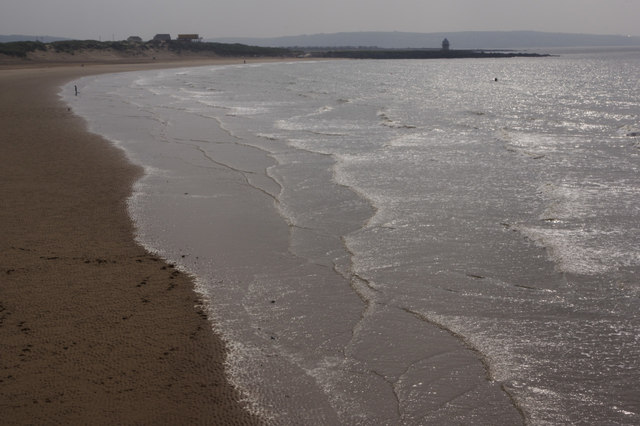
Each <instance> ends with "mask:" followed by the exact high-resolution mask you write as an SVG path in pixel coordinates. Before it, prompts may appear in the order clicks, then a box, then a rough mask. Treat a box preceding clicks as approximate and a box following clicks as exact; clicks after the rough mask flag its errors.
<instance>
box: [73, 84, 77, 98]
mask: <svg viewBox="0 0 640 426" xmlns="http://www.w3.org/2000/svg"><path fill="white" fill-rule="evenodd" d="M73 88H74V89H75V90H76V96H78V86H76V85H75V84H74V85H73Z"/></svg>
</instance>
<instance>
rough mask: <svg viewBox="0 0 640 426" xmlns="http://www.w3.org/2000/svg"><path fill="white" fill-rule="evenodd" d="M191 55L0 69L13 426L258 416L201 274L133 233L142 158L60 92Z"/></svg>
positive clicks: (251, 420) (5, 343)
mask: <svg viewBox="0 0 640 426" xmlns="http://www.w3.org/2000/svg"><path fill="white" fill-rule="evenodd" d="M206 63H212V61H211V60H208V61H207V62H206ZM196 64H205V62H199V63H198V62H191V63H189V65H196ZM182 65H187V64H184V63H177V62H176V63H173V64H157V63H154V64H147V65H144V64H142V65H114V64H111V65H89V66H80V65H77V64H76V65H72V66H56V67H48V68H42V67H30V68H23V69H15V67H14V69H0V94H1V95H0V127H1V128H2V133H1V136H0V164H1V167H0V200H1V204H0V205H1V208H0V412H1V413H2V414H1V416H2V423H3V424H54V423H55V424H196V423H197V424H257V423H259V419H257V418H255V417H252V416H251V415H249V414H248V413H247V412H246V411H245V410H244V409H243V407H242V404H241V403H239V402H238V399H239V395H238V394H237V393H236V392H235V390H234V389H233V388H232V386H230V385H229V384H228V383H227V381H226V379H225V374H224V367H223V362H224V357H225V347H224V344H223V342H222V341H221V340H220V339H219V338H218V337H217V336H216V335H215V334H214V333H213V332H212V331H211V324H210V322H209V320H208V319H207V318H206V314H205V313H204V311H203V310H201V309H200V308H199V304H200V301H199V298H198V296H197V294H196V293H195V292H194V290H193V281H192V280H191V279H190V277H188V276H186V275H185V274H183V273H181V272H179V271H177V270H176V269H175V268H174V267H173V266H172V265H170V264H167V263H165V262H163V261H162V260H161V259H159V258H157V257H155V256H154V255H151V254H149V253H148V252H146V251H145V250H144V249H143V248H142V247H141V246H140V245H138V244H137V243H136V242H135V240H134V236H133V225H132V223H131V220H130V218H129V217H128V215H127V211H126V199H127V197H128V196H129V194H130V192H131V185H132V184H133V182H134V181H135V179H136V178H138V177H139V176H140V174H141V169H140V168H138V167H136V166H134V165H132V164H131V163H129V162H128V161H127V160H126V158H125V156H124V154H123V153H122V152H121V151H120V150H118V149H117V148H114V147H113V146H112V145H111V144H110V143H109V142H107V141H106V140H104V139H102V138H101V137H99V136H96V135H93V134H90V133H88V132H86V130H85V125H84V122H83V121H82V120H81V119H80V118H78V117H76V116H74V115H73V114H72V113H71V112H70V111H69V110H68V108H67V107H66V105H64V104H63V103H62V102H61V101H60V100H59V99H58V96H57V93H58V91H59V87H60V85H61V84H63V83H65V82H67V81H71V80H72V79H74V78H77V77H80V76H82V75H87V74H95V73H103V72H116V71H124V70H133V69H145V68H150V67H154V68H158V67H165V68H166V67H169V66H182Z"/></svg>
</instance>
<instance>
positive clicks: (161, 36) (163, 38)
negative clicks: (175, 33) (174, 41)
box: [153, 34, 171, 41]
mask: <svg viewBox="0 0 640 426" xmlns="http://www.w3.org/2000/svg"><path fill="white" fill-rule="evenodd" d="M153 41H171V34H156V35H155V37H153Z"/></svg>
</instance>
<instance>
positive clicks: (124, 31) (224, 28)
mask: <svg viewBox="0 0 640 426" xmlns="http://www.w3.org/2000/svg"><path fill="white" fill-rule="evenodd" d="M0 1H1V3H0V34H5V35H6V34H30V35H52V36H60V37H70V38H79V39H102V40H110V39H112V38H115V39H116V40H119V39H124V38H126V37H128V36H130V35H139V36H141V37H142V38H143V39H149V38H151V37H153V35H155V34H156V33H170V34H172V35H174V36H175V35H176V34H178V33H198V34H200V35H201V36H203V37H205V38H207V37H227V36H247V37H270V36H283V35H299V34H315V33H333V32H341V31H410V32H442V31H444V32H446V31H466V30H469V31H484V30H487V31H492V30H536V31H552V32H567V33H593V34H622V35H636V36H640V23H639V22H640V0H606V1H604V0H439V1H429V0H391V1H390V0H313V1H312V0H154V1H150V0H109V1H107V0H0Z"/></svg>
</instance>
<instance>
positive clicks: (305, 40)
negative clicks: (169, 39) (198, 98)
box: [207, 31, 640, 49]
mask: <svg viewBox="0 0 640 426" xmlns="http://www.w3.org/2000/svg"><path fill="white" fill-rule="evenodd" d="M445 37H446V38H447V39H448V40H449V41H450V42H451V48H452V49H523V48H550V47H597V46H640V37H627V36H621V35H595V34H567V33H546V32H538V31H466V32H446V33H445V32H440V33H408V32H352V33H334V34H312V35H306V34H305V35H299V36H286V37H273V38H248V37H235V38H232V37H227V38H215V39H207V41H216V42H220V43H242V44H249V45H252V46H265V47H380V48H384V49H405V48H410V49H419V48H437V47H440V45H441V43H442V40H443V39H444V38H445Z"/></svg>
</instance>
